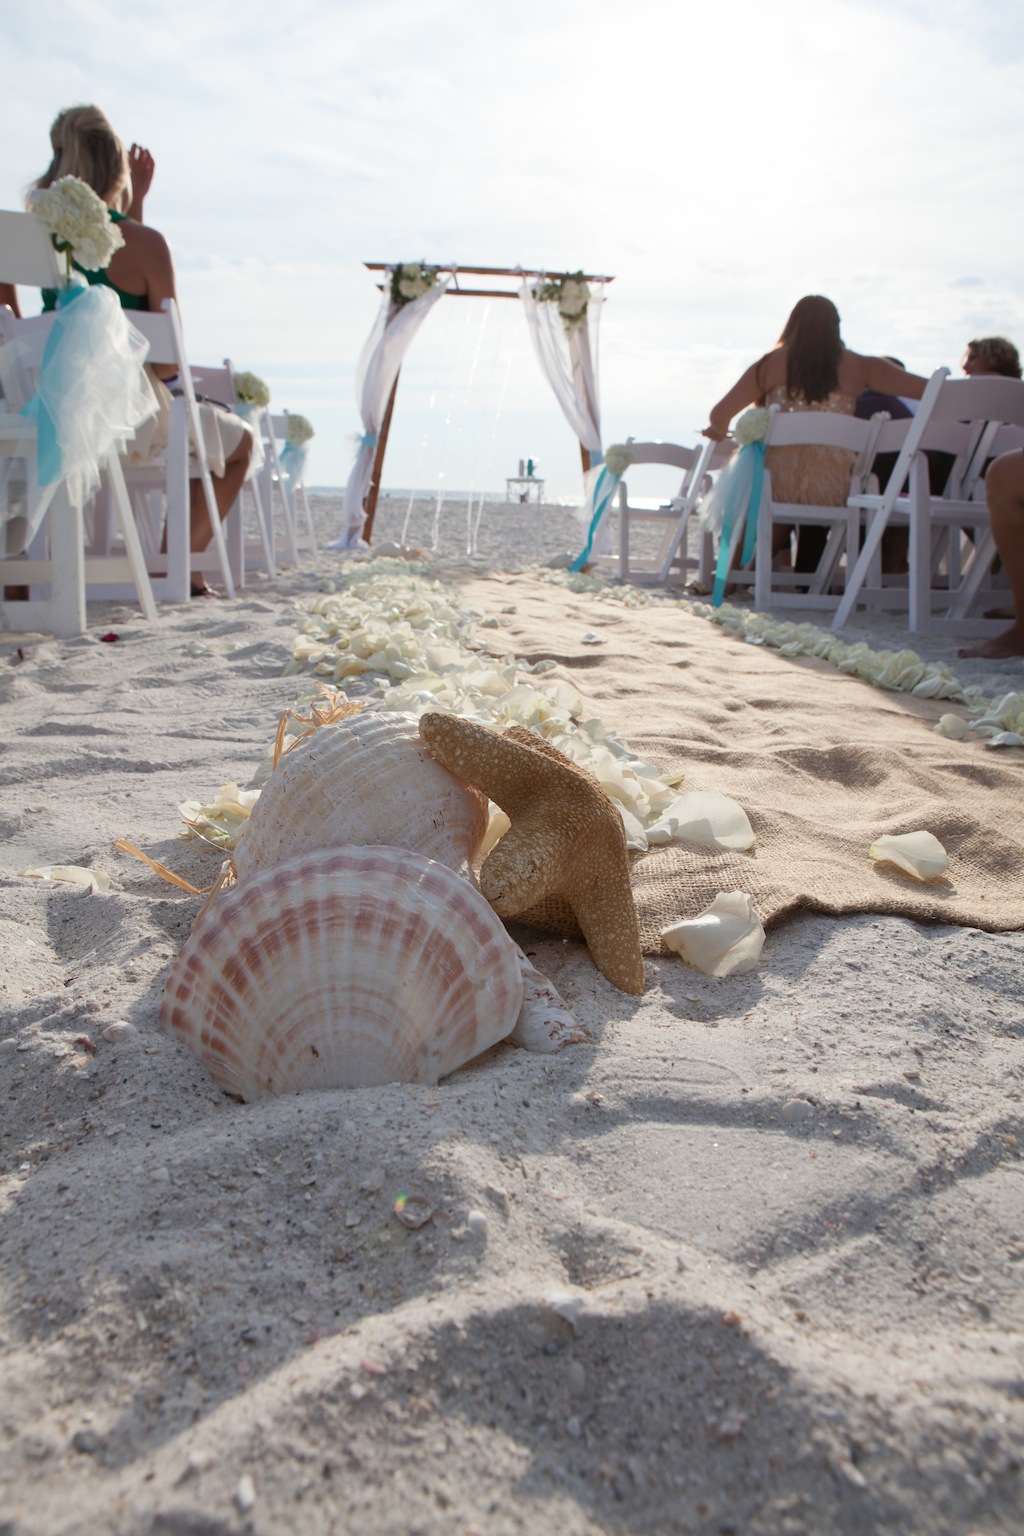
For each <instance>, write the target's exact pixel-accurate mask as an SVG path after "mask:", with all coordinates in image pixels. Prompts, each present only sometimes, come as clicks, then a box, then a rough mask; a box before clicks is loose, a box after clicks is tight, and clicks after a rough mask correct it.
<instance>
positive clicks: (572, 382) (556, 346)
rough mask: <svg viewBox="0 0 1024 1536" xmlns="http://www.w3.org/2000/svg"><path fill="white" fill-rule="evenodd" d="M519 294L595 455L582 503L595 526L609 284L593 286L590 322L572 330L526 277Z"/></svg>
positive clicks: (563, 398)
mask: <svg viewBox="0 0 1024 1536" xmlns="http://www.w3.org/2000/svg"><path fill="white" fill-rule="evenodd" d="M519 297H520V298H521V299H522V301H523V312H524V314H525V315H526V325H527V329H528V330H529V332H530V340H531V341H532V342H533V349H534V351H535V352H536V354H537V361H538V362H539V363H540V366H541V371H542V372H543V374H544V377H545V378H546V379H547V381H548V383H549V384H550V385H551V388H552V389H553V390H554V392H555V398H556V399H557V401H558V403H559V405H560V406H561V407H562V414H563V415H564V416H565V419H566V421H567V422H568V423H569V425H570V427H572V430H573V431H574V432H575V434H576V436H577V437H578V438H579V440H580V443H581V444H582V446H583V447H584V448H586V450H587V452H588V453H589V455H590V466H591V467H590V470H589V472H588V473H587V474H586V476H585V477H584V496H583V504H582V506H581V508H580V518H581V521H582V522H583V524H584V526H589V524H590V521H591V517H592V513H593V495H594V487H595V484H596V482H597V480H598V478H599V474H600V466H601V463H602V459H603V454H602V450H601V402H600V397H599V395H598V389H597V355H598V331H599V327H600V321H601V306H602V304H603V303H604V285H603V284H600V285H596V286H595V287H593V288H591V290H590V298H589V300H588V303H587V319H586V324H585V325H577V326H573V327H572V329H571V330H569V331H568V332H566V329H565V324H564V322H563V320H562V317H561V315H560V314H559V313H558V305H557V304H555V303H552V302H551V301H550V300H547V299H538V298H537V297H536V296H535V295H534V292H533V288H532V287H531V285H530V283H529V282H528V281H527V280H526V279H524V280H523V284H522V287H521V288H520V290H519ZM602 521H603V519H602ZM601 536H602V541H603V539H606V538H607V537H608V534H607V529H606V528H602V530H601Z"/></svg>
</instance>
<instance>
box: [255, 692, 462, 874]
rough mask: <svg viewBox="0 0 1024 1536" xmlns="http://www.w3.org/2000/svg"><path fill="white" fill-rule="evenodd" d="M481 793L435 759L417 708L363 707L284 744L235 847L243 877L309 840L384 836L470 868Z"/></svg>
mask: <svg viewBox="0 0 1024 1536" xmlns="http://www.w3.org/2000/svg"><path fill="white" fill-rule="evenodd" d="M486 830H487V797H486V795H483V794H481V793H480V791H479V790H478V789H474V788H473V787H472V786H471V785H469V784H465V783H463V781H462V780H461V779H459V778H456V776H455V774H453V773H449V772H448V769H447V768H442V767H441V765H440V763H436V762H435V761H434V759H433V758H432V757H431V755H430V753H429V752H428V751H427V749H426V747H425V746H424V745H423V743H422V742H421V741H420V735H419V726H418V723H417V720H416V716H415V715H404V714H382V713H372V712H370V711H367V712H366V713H364V714H360V715H354V716H353V717H352V718H351V719H349V720H342V721H339V722H338V723H337V724H334V725H322V726H320V727H319V729H318V730H315V731H313V732H312V734H311V735H309V736H307V737H305V738H304V739H303V740H302V741H300V742H299V744H298V745H297V746H295V747H293V748H292V750H291V751H290V752H287V753H286V754H285V756H284V757H282V759H281V761H280V762H279V763H278V765H277V767H276V768H275V769H274V771H273V773H272V774H271V775H270V778H269V779H268V780H267V782H266V784H265V785H264V787H263V790H262V792H261V794H260V797H259V799H258V800H257V802H256V804H255V805H254V806H253V809H252V814H251V816H250V817H249V821H248V824H247V826H246V829H245V836H244V837H243V838H242V839H241V841H240V842H239V844H238V847H237V848H236V849H235V865H236V868H237V870H238V878H239V880H246V879H248V877H249V876H250V875H251V874H253V873H254V872H255V871H256V870H260V869H269V868H270V867H271V866H272V865H274V864H279V863H280V862H281V860H282V859H290V858H292V857H294V855H296V854H299V853H304V852H306V851H307V850H312V849H314V848H339V847H341V846H342V845H350V844H359V845H363V844H370V843H385V844H388V845H389V846H391V847H394V848H408V849H410V850H412V851H413V852H415V853H420V854H422V855H423V856H424V858H428V859H437V860H439V861H440V863H442V864H446V865H447V866H448V867H449V869H455V870H458V871H459V872H460V873H461V874H468V873H469V868H470V863H471V860H472V858H473V855H474V854H475V852H476V850H477V848H478V847H479V845H480V843H481V842H482V840H483V836H484V833H485V831H486Z"/></svg>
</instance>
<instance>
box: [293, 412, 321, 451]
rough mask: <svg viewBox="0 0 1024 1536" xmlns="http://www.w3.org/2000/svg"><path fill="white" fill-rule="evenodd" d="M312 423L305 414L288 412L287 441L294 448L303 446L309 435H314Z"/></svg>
mask: <svg viewBox="0 0 1024 1536" xmlns="http://www.w3.org/2000/svg"><path fill="white" fill-rule="evenodd" d="M315 436H316V433H315V432H314V431H313V426H312V423H311V422H310V421H309V419H308V418H307V417H305V416H299V415H298V414H297V413H296V414H295V415H291V414H289V416H288V441H289V442H290V443H291V444H292V446H293V447H295V448H303V447H305V445H306V443H308V442H309V440H310V438H311V437H315Z"/></svg>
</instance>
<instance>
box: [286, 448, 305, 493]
mask: <svg viewBox="0 0 1024 1536" xmlns="http://www.w3.org/2000/svg"><path fill="white" fill-rule="evenodd" d="M305 467H306V449H305V446H304V445H302V444H299V443H293V442H291V441H290V440H289V441H288V442H287V443H285V445H284V447H283V448H282V449H281V468H282V469H283V470H284V471H285V473H286V474H287V475H288V478H289V479H290V480H294V481H296V483H297V482H298V481H299V480H301V479H302V471H303V470H304V469H305Z"/></svg>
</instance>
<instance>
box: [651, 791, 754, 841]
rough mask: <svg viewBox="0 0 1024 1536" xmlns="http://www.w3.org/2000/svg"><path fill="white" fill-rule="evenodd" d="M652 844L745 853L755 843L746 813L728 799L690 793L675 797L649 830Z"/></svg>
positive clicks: (713, 793) (711, 793)
mask: <svg viewBox="0 0 1024 1536" xmlns="http://www.w3.org/2000/svg"><path fill="white" fill-rule="evenodd" d="M647 838H648V841H649V842H650V843H652V844H663V843H695V844H696V845H697V847H699V848H722V849H731V850H733V851H735V852H737V853H745V852H747V850H748V849H750V848H753V846H754V843H755V842H756V841H757V839H756V838H755V836H754V831H753V828H752V827H751V825H750V822H749V821H748V820H747V813H746V811H744V809H743V807H742V806H741V805H740V804H739V803H738V802H737V801H735V800H731V799H730V798H729V796H728V795H719V794H716V793H715V792H714V791H713V790H691V791H690V792H689V793H688V794H684V795H677V796H676V798H675V799H674V800H673V801H672V804H671V805H670V806H668V808H667V809H666V810H664V811H663V812H662V814H661V816H660V817H659V818H658V820H657V821H656V822H655V823H654V825H653V826H652V827H648V829H647Z"/></svg>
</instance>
